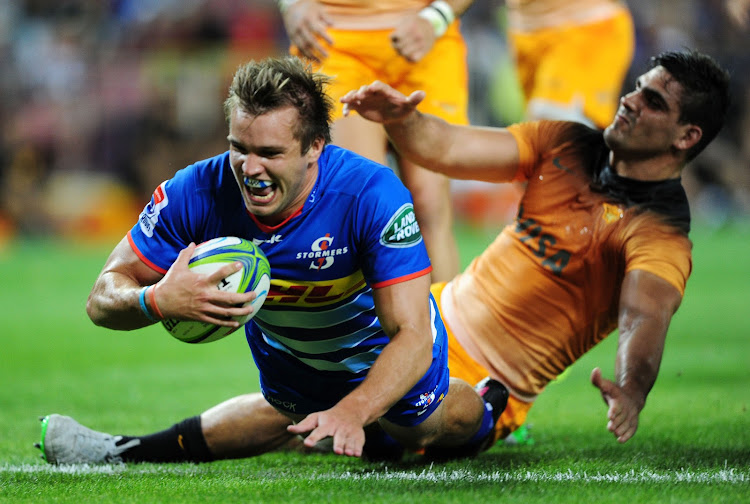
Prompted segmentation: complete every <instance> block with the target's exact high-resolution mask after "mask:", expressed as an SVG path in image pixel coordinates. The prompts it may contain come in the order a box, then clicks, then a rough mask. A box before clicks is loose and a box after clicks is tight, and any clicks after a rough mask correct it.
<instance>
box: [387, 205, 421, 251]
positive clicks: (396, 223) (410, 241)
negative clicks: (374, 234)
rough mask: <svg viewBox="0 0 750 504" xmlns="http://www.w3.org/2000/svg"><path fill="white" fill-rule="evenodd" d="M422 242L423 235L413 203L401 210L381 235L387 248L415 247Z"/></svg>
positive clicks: (394, 215) (395, 214)
mask: <svg viewBox="0 0 750 504" xmlns="http://www.w3.org/2000/svg"><path fill="white" fill-rule="evenodd" d="M421 241H422V233H421V232H420V231H419V223H418V222H417V217H416V216H415V215H414V207H413V206H412V204H411V203H406V204H404V205H403V206H402V207H401V208H399V209H398V210H397V211H396V213H394V214H393V217H391V220H389V221H388V224H386V226H385V228H384V229H383V231H382V232H381V233H380V243H381V245H385V246H386V247H392V248H405V247H413V246H414V245H416V244H417V243H419V242H421Z"/></svg>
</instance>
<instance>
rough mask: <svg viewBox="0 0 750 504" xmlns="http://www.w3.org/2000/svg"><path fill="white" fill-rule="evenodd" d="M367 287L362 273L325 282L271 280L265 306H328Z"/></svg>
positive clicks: (358, 272)
mask: <svg viewBox="0 0 750 504" xmlns="http://www.w3.org/2000/svg"><path fill="white" fill-rule="evenodd" d="M366 286H367V283H366V282H365V277H364V275H363V274H362V272H361V271H357V272H355V273H353V274H352V275H349V276H348V277H344V278H337V279H335V280H327V281H325V282H301V281H300V282H295V281H291V282H290V281H286V280H279V279H276V278H274V279H273V280H271V289H270V291H269V293H268V296H266V300H265V301H264V303H263V304H264V305H268V306H271V305H274V306H280V305H299V306H326V305H330V304H333V303H336V302H338V301H340V300H342V299H346V298H347V297H349V296H350V295H352V294H353V293H355V292H358V291H360V290H362V289H364V288H365V287H366Z"/></svg>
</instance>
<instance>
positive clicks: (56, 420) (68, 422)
mask: <svg viewBox="0 0 750 504" xmlns="http://www.w3.org/2000/svg"><path fill="white" fill-rule="evenodd" d="M40 420H41V421H42V437H41V441H40V442H39V443H35V444H34V446H36V447H37V448H39V449H40V450H41V451H42V458H43V459H44V460H46V461H47V462H49V463H50V464H117V463H121V462H122V457H120V454H121V453H122V452H124V451H125V450H127V449H129V448H132V447H133V446H137V445H138V444H140V442H141V441H140V440H139V439H132V440H130V441H128V442H127V443H124V444H122V445H121V446H117V442H118V441H120V440H121V439H122V436H112V435H111V434H106V433H104V432H97V431H95V430H92V429H89V428H88V427H84V426H83V425H81V424H79V423H78V422H76V421H75V420H73V419H72V418H71V417H69V416H63V415H58V414H52V415H47V416H45V417H43V418H40Z"/></svg>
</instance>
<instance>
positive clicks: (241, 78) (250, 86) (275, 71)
mask: <svg viewBox="0 0 750 504" xmlns="http://www.w3.org/2000/svg"><path fill="white" fill-rule="evenodd" d="M329 81H330V78H329V77H327V76H326V75H324V74H322V73H317V72H313V71H312V68H311V67H310V66H309V65H307V66H306V65H305V64H303V63H302V61H301V60H300V59H299V58H296V57H293V56H287V57H285V58H266V59H264V60H262V61H260V62H255V61H250V62H249V63H246V64H244V65H242V66H240V67H239V69H238V70H237V72H236V73H235V74H234V78H233V79H232V84H231V86H229V96H228V98H227V99H226V100H225V101H224V116H225V118H226V120H227V123H229V121H230V119H231V116H232V111H233V110H234V109H235V107H240V108H241V109H242V110H244V111H245V112H247V113H249V114H252V115H254V116H258V115H262V114H265V113H267V112H270V111H272V110H277V109H280V108H283V107H288V106H292V107H294V108H296V109H297V111H298V113H299V120H298V121H297V124H296V125H295V127H294V131H293V132H292V133H293V135H294V138H296V139H297V140H299V141H300V145H301V147H302V153H303V154H304V153H305V152H307V150H308V149H309V148H310V146H311V145H312V143H313V142H314V141H315V140H316V139H318V138H322V139H324V140H325V142H326V143H330V141H331V111H332V110H333V100H332V99H331V97H330V96H328V95H327V94H326V92H325V87H326V85H327V84H328V82H329Z"/></svg>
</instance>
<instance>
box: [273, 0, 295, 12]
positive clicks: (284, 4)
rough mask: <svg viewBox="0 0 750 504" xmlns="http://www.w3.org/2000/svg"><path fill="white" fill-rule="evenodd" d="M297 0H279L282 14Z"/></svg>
mask: <svg viewBox="0 0 750 504" xmlns="http://www.w3.org/2000/svg"><path fill="white" fill-rule="evenodd" d="M297 1H298V0H277V3H278V4H279V10H280V11H281V13H282V14H284V13H285V12H286V10H287V9H288V8H289V7H291V6H292V5H294V4H296V3H297Z"/></svg>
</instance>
